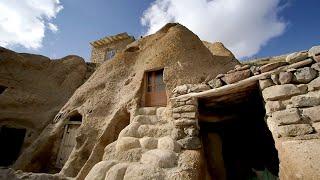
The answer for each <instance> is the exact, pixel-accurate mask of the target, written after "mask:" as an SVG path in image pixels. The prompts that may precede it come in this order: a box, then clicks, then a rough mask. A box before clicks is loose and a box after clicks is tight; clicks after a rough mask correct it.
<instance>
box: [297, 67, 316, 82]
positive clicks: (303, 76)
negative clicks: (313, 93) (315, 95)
mask: <svg viewBox="0 0 320 180" xmlns="http://www.w3.org/2000/svg"><path fill="white" fill-rule="evenodd" d="M317 74H318V73H317V71H316V70H314V69H312V68H310V67H304V68H300V69H297V71H296V72H295V73H294V81H295V82H298V83H309V82H310V81H312V80H313V79H314V78H316V77H317Z"/></svg>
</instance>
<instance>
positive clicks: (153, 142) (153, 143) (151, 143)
mask: <svg viewBox="0 0 320 180" xmlns="http://www.w3.org/2000/svg"><path fill="white" fill-rule="evenodd" d="M139 141H140V144H141V147H142V148H144V149H155V148H157V146H158V140H157V139H155V138H153V137H143V138H141V139H140V140H139Z"/></svg>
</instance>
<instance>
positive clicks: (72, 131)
mask: <svg viewBox="0 0 320 180" xmlns="http://www.w3.org/2000/svg"><path fill="white" fill-rule="evenodd" d="M80 124H81V122H80V123H70V124H67V125H66V126H65V129H64V134H63V138H62V142H61V145H60V149H59V153H58V158H57V162H56V167H57V168H62V167H63V165H64V164H65V163H66V162H67V160H68V158H69V156H70V154H71V152H72V150H73V148H74V147H75V145H76V135H77V133H78V128H79V127H80Z"/></svg>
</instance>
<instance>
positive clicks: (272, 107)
mask: <svg viewBox="0 0 320 180" xmlns="http://www.w3.org/2000/svg"><path fill="white" fill-rule="evenodd" d="M265 108H266V113H267V114H269V113H272V112H275V111H279V110H283V109H285V108H286V106H285V105H284V104H283V103H282V102H281V101H267V102H266V104H265Z"/></svg>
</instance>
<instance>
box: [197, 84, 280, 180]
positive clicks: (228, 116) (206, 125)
mask: <svg viewBox="0 0 320 180" xmlns="http://www.w3.org/2000/svg"><path fill="white" fill-rule="evenodd" d="M264 115H265V110H264V106H263V100H262V97H261V95H260V92H259V90H258V89H257V88H255V89H252V90H250V91H248V90H247V91H246V94H241V98H239V99H237V100H236V101H233V100H227V101H226V100H223V101H221V102H219V103H217V102H215V103H212V102H211V105H210V103H208V102H207V101H203V100H200V101H199V121H200V132H201V137H202V141H203V144H204V146H203V147H204V152H205V156H206V160H207V162H206V163H207V170H208V173H209V174H210V176H211V178H213V179H248V178H249V179H250V178H259V176H268V177H271V178H276V177H277V176H278V171H279V159H278V152H277V150H276V148H275V143H274V140H273V138H272V135H271V132H270V131H269V129H268V127H267V124H266V123H265V121H264Z"/></svg>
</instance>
